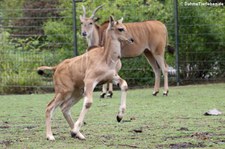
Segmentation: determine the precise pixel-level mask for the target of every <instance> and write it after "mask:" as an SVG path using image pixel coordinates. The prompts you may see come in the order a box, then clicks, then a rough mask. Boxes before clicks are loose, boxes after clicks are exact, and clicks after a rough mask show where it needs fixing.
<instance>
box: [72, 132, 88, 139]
mask: <svg viewBox="0 0 225 149" xmlns="http://www.w3.org/2000/svg"><path fill="white" fill-rule="evenodd" d="M70 134H71V137H72V138H78V139H80V140H85V137H84V136H83V135H82V134H81V133H80V132H78V133H74V132H72V131H71V132H70Z"/></svg>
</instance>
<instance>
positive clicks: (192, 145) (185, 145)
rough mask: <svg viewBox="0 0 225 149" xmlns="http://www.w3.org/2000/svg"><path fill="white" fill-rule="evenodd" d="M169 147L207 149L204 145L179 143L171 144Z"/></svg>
mask: <svg viewBox="0 0 225 149" xmlns="http://www.w3.org/2000/svg"><path fill="white" fill-rule="evenodd" d="M169 147H170V148H171V149H180V148H202V147H206V145H204V144H203V143H201V142H200V143H198V144H193V143H190V142H183V143H177V144H170V145H169Z"/></svg>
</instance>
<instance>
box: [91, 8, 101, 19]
mask: <svg viewBox="0 0 225 149" xmlns="http://www.w3.org/2000/svg"><path fill="white" fill-rule="evenodd" d="M103 5H104V4H102V5H100V6H98V7H97V8H96V9H95V10H94V11H93V13H92V15H91V17H90V18H92V19H93V18H94V17H95V13H96V12H97V11H98V9H100V8H102V6H103Z"/></svg>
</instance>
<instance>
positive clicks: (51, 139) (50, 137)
mask: <svg viewBox="0 0 225 149" xmlns="http://www.w3.org/2000/svg"><path fill="white" fill-rule="evenodd" d="M46 138H47V140H49V141H55V138H54V136H53V135H51V136H47V137H46Z"/></svg>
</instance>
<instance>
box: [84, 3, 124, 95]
mask: <svg viewBox="0 0 225 149" xmlns="http://www.w3.org/2000/svg"><path fill="white" fill-rule="evenodd" d="M82 7H83V10H84V13H83V16H80V21H81V23H82V25H81V34H82V35H83V36H84V37H85V38H86V40H87V43H88V47H89V48H88V49H87V51H89V50H91V49H92V47H95V46H103V44H104V43H102V39H101V38H102V37H101V36H100V33H101V31H100V27H99V26H98V25H97V24H95V20H94V14H95V13H96V10H98V9H99V8H101V6H99V7H97V8H96V9H95V10H94V11H93V13H92V16H91V17H90V18H87V17H86V9H85V7H84V6H82ZM94 12H95V13H94ZM107 25H108V24H107ZM87 51H86V52H87ZM121 67H122V63H121V61H118V62H117V64H116V71H117V72H119V70H120V69H121ZM107 88H108V91H107ZM107 92H108V94H107ZM112 92H113V85H112V83H107V84H105V85H103V86H102V93H101V95H100V97H101V98H104V96H105V95H106V96H108V97H112V94H113V93H112Z"/></svg>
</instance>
